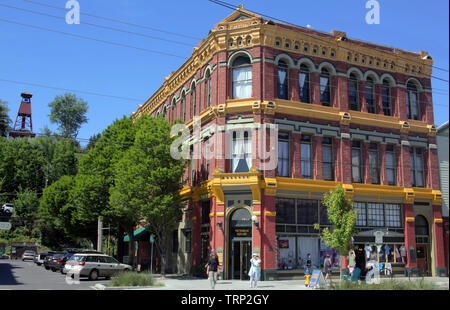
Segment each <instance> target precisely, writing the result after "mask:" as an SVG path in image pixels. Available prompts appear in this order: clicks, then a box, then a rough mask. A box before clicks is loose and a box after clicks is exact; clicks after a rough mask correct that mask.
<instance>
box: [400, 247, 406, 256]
mask: <svg viewBox="0 0 450 310" xmlns="http://www.w3.org/2000/svg"><path fill="white" fill-rule="evenodd" d="M400 254H401V256H403V257H406V247H405V246H404V245H402V246H401V247H400Z"/></svg>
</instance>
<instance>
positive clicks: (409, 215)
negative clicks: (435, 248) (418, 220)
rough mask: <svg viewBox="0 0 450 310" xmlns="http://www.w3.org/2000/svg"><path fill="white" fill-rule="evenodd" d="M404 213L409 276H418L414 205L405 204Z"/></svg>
mask: <svg viewBox="0 0 450 310" xmlns="http://www.w3.org/2000/svg"><path fill="white" fill-rule="evenodd" d="M403 212H404V217H405V246H406V249H407V262H406V266H405V267H406V271H407V274H408V275H409V274H418V272H419V270H418V269H417V253H416V232H415V217H414V207H413V205H412V204H410V203H409V204H403Z"/></svg>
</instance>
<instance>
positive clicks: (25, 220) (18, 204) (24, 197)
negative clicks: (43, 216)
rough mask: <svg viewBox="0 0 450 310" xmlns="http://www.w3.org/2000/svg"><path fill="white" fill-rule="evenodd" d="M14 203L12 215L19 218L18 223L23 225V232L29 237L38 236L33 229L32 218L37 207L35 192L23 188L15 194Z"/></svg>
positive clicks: (37, 200) (36, 212)
mask: <svg viewBox="0 0 450 310" xmlns="http://www.w3.org/2000/svg"><path fill="white" fill-rule="evenodd" d="M13 204H14V217H15V218H21V220H20V221H19V223H20V225H21V226H22V227H24V232H25V233H26V235H27V236H28V237H30V238H32V237H36V236H38V231H37V230H36V229H35V226H34V220H35V218H36V217H37V214H38V209H39V198H38V195H37V193H35V192H33V191H31V190H29V189H25V190H23V191H20V192H19V193H18V194H17V197H16V199H14V201H13Z"/></svg>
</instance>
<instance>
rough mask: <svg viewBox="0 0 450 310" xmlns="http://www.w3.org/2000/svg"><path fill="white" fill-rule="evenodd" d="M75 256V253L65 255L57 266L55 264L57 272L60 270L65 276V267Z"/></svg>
mask: <svg viewBox="0 0 450 310" xmlns="http://www.w3.org/2000/svg"><path fill="white" fill-rule="evenodd" d="M73 255H75V253H66V254H64V256H63V257H62V258H61V259H58V260H57V261H56V264H55V269H56V271H58V270H59V271H60V272H61V273H62V274H64V271H63V270H64V266H65V265H66V262H67V261H68V260H70V258H71V257H72V256H73Z"/></svg>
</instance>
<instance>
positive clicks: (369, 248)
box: [364, 245, 372, 259]
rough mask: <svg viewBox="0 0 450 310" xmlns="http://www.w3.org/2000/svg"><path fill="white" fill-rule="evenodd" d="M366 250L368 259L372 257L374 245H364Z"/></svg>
mask: <svg viewBox="0 0 450 310" xmlns="http://www.w3.org/2000/svg"><path fill="white" fill-rule="evenodd" d="M364 251H366V257H367V259H369V258H370V253H371V252H372V247H370V246H369V245H366V246H365V247H364Z"/></svg>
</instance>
